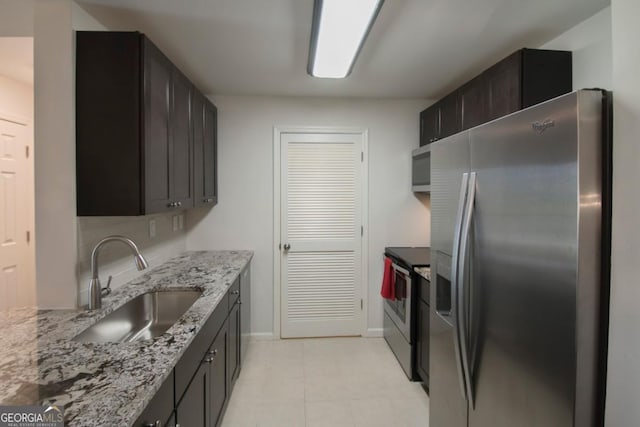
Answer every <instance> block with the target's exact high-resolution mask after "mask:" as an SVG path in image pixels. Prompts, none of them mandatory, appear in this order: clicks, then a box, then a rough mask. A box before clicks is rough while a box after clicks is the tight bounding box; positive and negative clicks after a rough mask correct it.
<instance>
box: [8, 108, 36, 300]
mask: <svg viewBox="0 0 640 427" xmlns="http://www.w3.org/2000/svg"><path fill="white" fill-rule="evenodd" d="M29 141H30V138H29V135H28V134H27V127H26V126H24V125H21V124H18V123H15V122H11V121H7V120H3V119H2V118H0V309H6V308H12V307H24V306H33V305H35V290H34V284H33V274H32V272H31V270H32V269H33V266H32V259H31V258H32V257H31V253H32V251H31V249H30V247H29V242H28V240H29V239H30V236H28V234H27V232H28V225H29V222H30V221H29V219H30V218H31V212H30V204H29V195H30V194H31V191H29V182H30V181H29V177H28V173H29V170H30V169H29V164H28V162H29V159H28V152H27V150H28V149H27V147H28V145H29Z"/></svg>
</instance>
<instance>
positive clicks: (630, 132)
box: [606, 0, 640, 427]
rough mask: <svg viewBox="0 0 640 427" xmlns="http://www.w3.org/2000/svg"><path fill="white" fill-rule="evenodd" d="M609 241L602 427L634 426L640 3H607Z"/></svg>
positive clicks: (638, 371) (638, 386)
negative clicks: (610, 168)
mask: <svg viewBox="0 0 640 427" xmlns="http://www.w3.org/2000/svg"><path fill="white" fill-rule="evenodd" d="M611 10H612V20H613V26H612V28H613V92H614V138H613V139H614V143H613V144H614V145H613V240H612V251H613V253H612V275H611V314H610V322H611V323H610V329H609V331H610V336H609V339H610V341H609V371H608V382H607V406H606V425H607V427H627V426H636V425H638V423H639V422H640V405H638V396H640V327H639V325H640V309H639V308H638V307H639V304H640V279H639V277H640V223H639V222H638V221H639V219H640V191H639V190H638V179H637V178H636V175H637V172H638V169H639V168H640V140H639V135H640V83H639V82H638V71H639V70H640V44H638V40H640V26H639V25H638V17H639V16H640V2H638V0H613V1H612V2H611Z"/></svg>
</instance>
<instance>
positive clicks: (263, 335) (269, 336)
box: [250, 332, 277, 341]
mask: <svg viewBox="0 0 640 427" xmlns="http://www.w3.org/2000/svg"><path fill="white" fill-rule="evenodd" d="M250 339H251V341H273V340H275V339H277V338H276V337H275V336H274V335H273V332H254V333H252V334H251V336H250Z"/></svg>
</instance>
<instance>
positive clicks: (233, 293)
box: [229, 276, 240, 311]
mask: <svg viewBox="0 0 640 427" xmlns="http://www.w3.org/2000/svg"><path fill="white" fill-rule="evenodd" d="M238 298H240V276H238V278H237V279H236V280H235V281H234V282H233V285H231V287H229V311H231V310H232V309H233V305H234V304H235V303H236V301H238Z"/></svg>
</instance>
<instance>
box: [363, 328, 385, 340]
mask: <svg viewBox="0 0 640 427" xmlns="http://www.w3.org/2000/svg"><path fill="white" fill-rule="evenodd" d="M383 331H384V329H382V328H368V329H367V334H366V335H365V337H368V338H381V337H383V336H384V335H383Z"/></svg>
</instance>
